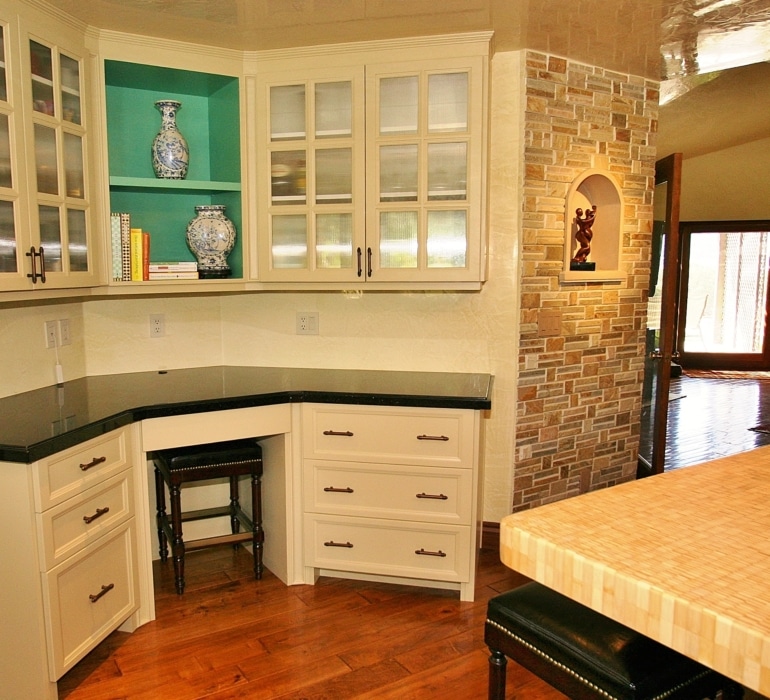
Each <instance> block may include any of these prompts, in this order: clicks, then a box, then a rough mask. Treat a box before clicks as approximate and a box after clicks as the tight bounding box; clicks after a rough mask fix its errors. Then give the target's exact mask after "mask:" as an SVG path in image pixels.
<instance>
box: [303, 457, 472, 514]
mask: <svg viewBox="0 0 770 700" xmlns="http://www.w3.org/2000/svg"><path fill="white" fill-rule="evenodd" d="M303 489H304V500H305V511H308V512H313V513H327V514H332V513H334V514H339V515H358V516H364V517H375V518H393V519H397V520H417V521H420V522H423V521H425V522H441V523H454V524H456V525H470V523H471V512H472V506H473V471H472V470H471V469H452V468H447V467H404V466H396V465H382V466H380V465H377V464H362V463H358V462H325V461H319V460H305V463H304V475H303Z"/></svg>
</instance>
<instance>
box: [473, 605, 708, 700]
mask: <svg viewBox="0 0 770 700" xmlns="http://www.w3.org/2000/svg"><path fill="white" fill-rule="evenodd" d="M487 624H488V625H492V626H493V627H496V628H497V629H499V630H500V631H501V632H504V633H505V634H507V635H508V636H509V637H511V638H512V639H515V640H516V641H517V642H518V643H519V644H521V645H523V646H525V647H527V649H529V650H530V651H533V652H534V653H535V654H537V655H538V656H540V657H541V658H543V659H545V660H546V661H549V662H550V663H552V664H553V665H554V666H556V667H557V668H560V669H562V670H563V671H566V672H567V673H569V675H571V676H573V677H574V678H577V680H579V681H580V682H581V683H583V684H585V685H587V686H588V687H589V688H591V689H592V690H595V691H596V692H597V693H599V694H601V695H603V696H604V697H606V698H608V700H618V698H616V697H615V696H614V695H610V694H609V693H608V692H607V691H606V690H603V689H602V688H600V687H598V686H597V685H596V684H595V683H592V682H591V681H589V680H588V679H587V678H583V676H581V675H580V674H579V673H576V672H575V671H573V670H572V669H571V668H570V667H569V666H566V665H565V664H563V663H561V662H560V661H557V660H556V659H554V658H553V657H551V656H549V655H548V654H546V653H545V652H544V651H542V650H541V649H538V648H537V647H536V646H534V645H533V644H531V643H530V642H528V641H527V640H525V639H522V638H521V637H519V636H518V635H517V634H514V633H513V632H511V631H510V630H509V629H508V628H506V627H503V626H502V625H501V624H500V623H498V622H495V621H494V620H490V619H489V618H487ZM709 673H711V671H709V670H708V669H707V670H705V671H703V672H701V673H699V674H698V675H697V676H695V677H693V678H690V679H689V680H687V681H685V682H684V683H680V684H679V685H676V686H674V687H673V688H670V689H669V690H667V691H666V692H664V693H661V694H660V695H656V696H655V697H652V698H650V699H649V700H664V699H665V698H667V697H669V696H671V695H673V694H674V693H676V692H677V691H679V690H681V689H682V688H685V687H686V686H688V685H690V684H691V683H694V682H695V681H698V680H700V679H701V678H703V677H704V676H706V675H708V674H709Z"/></svg>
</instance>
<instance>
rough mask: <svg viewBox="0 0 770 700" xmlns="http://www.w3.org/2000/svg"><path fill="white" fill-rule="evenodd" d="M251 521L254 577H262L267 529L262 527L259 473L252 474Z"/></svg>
mask: <svg viewBox="0 0 770 700" xmlns="http://www.w3.org/2000/svg"><path fill="white" fill-rule="evenodd" d="M251 523H252V540H251V541H252V547H253V549H254V578H256V579H258V580H259V579H261V578H262V572H263V571H264V566H263V564H262V557H263V554H264V546H265V545H264V542H265V531H264V530H263V529H262V480H261V479H260V477H259V475H258V474H252V476H251Z"/></svg>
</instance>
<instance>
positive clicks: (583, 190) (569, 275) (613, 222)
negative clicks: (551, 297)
mask: <svg viewBox="0 0 770 700" xmlns="http://www.w3.org/2000/svg"><path fill="white" fill-rule="evenodd" d="M565 204H566V212H565V214H566V215H565V217H564V219H565V224H564V228H565V235H564V269H563V271H562V273H561V275H560V276H559V279H560V281H561V282H563V283H570V282H573V283H577V282H623V281H625V279H626V275H625V274H624V273H623V272H621V270H620V251H621V249H622V245H623V226H622V222H623V195H622V193H621V191H620V188H619V187H618V184H617V182H615V179H614V178H613V177H612V176H611V175H610V174H609V173H606V172H603V171H601V170H585V171H584V172H582V173H581V174H580V176H579V177H577V178H575V180H574V181H573V182H572V185H571V186H570V189H569V192H568V194H567V198H566V200H565ZM594 205H595V206H596V218H595V220H594V223H593V225H592V227H591V230H592V231H593V238H592V240H591V252H590V254H589V256H588V261H589V262H593V263H595V264H596V267H595V269H594V270H570V261H571V260H572V258H573V257H574V255H575V253H576V252H577V250H578V248H579V247H580V244H579V243H578V242H577V240H576V239H575V234H576V233H577V231H578V225H577V223H576V221H575V219H576V211H577V210H578V209H582V210H583V212H586V211H589V210H590V209H591V207H592V206H594Z"/></svg>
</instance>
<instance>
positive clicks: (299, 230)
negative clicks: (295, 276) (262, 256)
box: [271, 214, 308, 269]
mask: <svg viewBox="0 0 770 700" xmlns="http://www.w3.org/2000/svg"><path fill="white" fill-rule="evenodd" d="M272 223H273V248H272V251H271V254H272V257H273V267H275V268H279V269H286V268H303V269H304V268H307V248H308V245H307V217H306V216H305V215H304V214H293V215H290V216H274V217H273V222H272Z"/></svg>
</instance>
